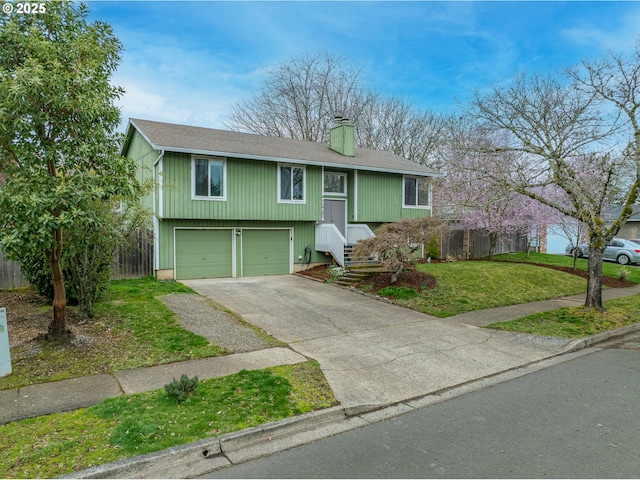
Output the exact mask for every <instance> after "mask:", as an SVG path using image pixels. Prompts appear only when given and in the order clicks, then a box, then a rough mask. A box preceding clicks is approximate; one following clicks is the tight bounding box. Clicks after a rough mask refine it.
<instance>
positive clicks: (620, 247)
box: [565, 238, 640, 265]
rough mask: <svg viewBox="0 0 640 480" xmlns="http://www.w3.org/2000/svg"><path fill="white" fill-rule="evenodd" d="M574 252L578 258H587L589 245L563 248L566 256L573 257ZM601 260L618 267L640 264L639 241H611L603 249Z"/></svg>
mask: <svg viewBox="0 0 640 480" xmlns="http://www.w3.org/2000/svg"><path fill="white" fill-rule="evenodd" d="M575 250H577V256H578V257H588V256H589V245H588V244H586V243H582V244H580V245H578V246H574V245H571V244H569V245H567V248H565V252H566V254H567V255H571V256H573V254H574V251H575ZM602 259H603V260H610V261H612V262H618V263H619V264H620V265H627V264H629V263H640V239H636V240H624V239H622V238H614V239H612V240H611V242H610V243H609V245H607V248H605V249H604V252H603V254H602Z"/></svg>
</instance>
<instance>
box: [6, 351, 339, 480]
mask: <svg viewBox="0 0 640 480" xmlns="http://www.w3.org/2000/svg"><path fill="white" fill-rule="evenodd" d="M336 404H337V401H336V399H335V397H334V396H333V393H332V392H331V389H330V387H329V385H328V383H327V381H326V379H325V378H324V375H323V374H322V371H321V370H320V367H319V365H318V364H317V362H315V361H308V362H304V363H300V364H296V365H287V366H280V367H275V368H269V369H264V370H254V371H246V370H244V371H241V372H239V373H237V374H235V375H229V376H227V377H222V378H217V379H210V380H204V381H201V382H199V384H198V387H197V388H196V390H195V391H194V393H193V396H191V397H189V398H187V399H186V400H185V401H184V402H181V403H178V402H176V401H175V400H174V399H172V398H171V397H169V396H168V395H167V394H166V392H165V391H164V389H160V390H154V391H151V392H146V393H141V394H136V395H126V396H121V397H116V398H112V399H108V400H105V401H104V402H102V403H100V404H98V405H95V406H93V407H90V408H85V409H81V410H77V411H74V412H68V413H61V414H55V415H47V416H43V417H38V418H33V419H27V420H22V421H18V422H12V423H9V424H6V425H2V426H0V450H1V451H2V452H3V454H2V455H1V456H0V478H51V477H54V476H59V475H63V474H65V473H69V472H72V471H77V470H81V469H84V468H89V467H91V466H95V465H100V464H104V463H108V462H112V461H115V460H119V459H123V458H127V457H131V456H136V455H140V454H143V453H148V452H153V451H157V450H162V449H164V448H168V447H171V446H175V445H181V444H184V443H188V442H192V441H196V440H200V439H203V438H208V437H212V436H217V435H222V434H224V433H228V432H232V431H236V430H241V429H244V428H247V427H252V426H256V425H260V424H263V423H267V422H272V421H276V420H279V419H282V418H287V417H291V416H294V415H299V414H302V413H306V412H309V411H312V410H318V409H322V408H327V407H330V406H333V405H336Z"/></svg>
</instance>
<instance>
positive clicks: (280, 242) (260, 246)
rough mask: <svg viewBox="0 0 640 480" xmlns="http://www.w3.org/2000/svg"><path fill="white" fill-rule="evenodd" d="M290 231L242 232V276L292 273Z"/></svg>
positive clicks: (245, 230)
mask: <svg viewBox="0 0 640 480" xmlns="http://www.w3.org/2000/svg"><path fill="white" fill-rule="evenodd" d="M290 236H291V233H290V231H289V230H247V229H244V230H242V275H243V276H245V277H255V276H258V275H283V274H284V275H286V274H288V273H290V263H291V254H290V248H291V242H290Z"/></svg>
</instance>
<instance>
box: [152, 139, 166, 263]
mask: <svg viewBox="0 0 640 480" xmlns="http://www.w3.org/2000/svg"><path fill="white" fill-rule="evenodd" d="M163 158H164V150H160V154H159V155H158V158H156V161H155V162H153V167H152V174H153V180H154V182H155V179H156V168H157V167H158V165H160V167H159V172H158V202H157V203H158V210H160V212H159V213H160V217H162V175H161V173H162V159H163ZM154 190H155V186H154ZM153 244H154V248H153V268H154V269H155V271H156V272H157V271H158V270H160V249H158V245H160V221H159V220H158V215H157V214H156V196H155V195H154V196H153Z"/></svg>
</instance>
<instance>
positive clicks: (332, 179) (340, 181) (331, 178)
mask: <svg viewBox="0 0 640 480" xmlns="http://www.w3.org/2000/svg"><path fill="white" fill-rule="evenodd" d="M324 193H326V194H329V195H346V194H347V174H346V173H333V172H325V174H324Z"/></svg>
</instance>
